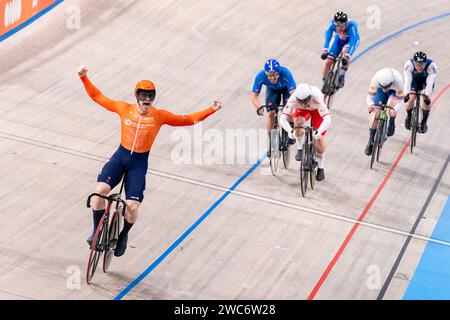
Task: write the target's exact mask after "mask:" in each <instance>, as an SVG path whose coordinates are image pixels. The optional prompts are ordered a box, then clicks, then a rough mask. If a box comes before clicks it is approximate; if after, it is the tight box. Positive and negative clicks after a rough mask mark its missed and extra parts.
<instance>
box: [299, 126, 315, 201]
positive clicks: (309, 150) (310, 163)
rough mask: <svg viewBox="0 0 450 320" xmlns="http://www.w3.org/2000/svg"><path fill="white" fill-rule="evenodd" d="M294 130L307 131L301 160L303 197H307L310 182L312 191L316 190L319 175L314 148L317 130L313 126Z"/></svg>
mask: <svg viewBox="0 0 450 320" xmlns="http://www.w3.org/2000/svg"><path fill="white" fill-rule="evenodd" d="M294 129H304V130H305V133H304V134H305V142H304V144H303V152H302V158H301V160H300V189H301V191H302V196H303V197H305V196H306V190H307V189H308V181H309V184H310V186H311V189H314V185H315V182H316V174H317V161H316V158H317V156H316V148H315V146H314V138H313V133H315V132H316V131H317V130H316V129H315V128H314V127H311V126H297V127H294Z"/></svg>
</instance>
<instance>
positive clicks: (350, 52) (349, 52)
mask: <svg viewBox="0 0 450 320" xmlns="http://www.w3.org/2000/svg"><path fill="white" fill-rule="evenodd" d="M341 41H342V40H341ZM342 43H343V44H344V45H343V48H346V47H347V46H348V49H347V55H346V59H347V65H345V66H344V65H341V67H340V68H339V79H340V87H343V86H344V80H343V79H344V78H345V75H346V73H347V71H348V68H349V66H350V63H351V61H352V55H353V53H354V52H355V50H356V49H357V48H358V46H359V40H358V42H357V43H356V45H355V46H354V47H353V48H350V46H349V45H348V41H346V42H342ZM341 84H342V86H341Z"/></svg>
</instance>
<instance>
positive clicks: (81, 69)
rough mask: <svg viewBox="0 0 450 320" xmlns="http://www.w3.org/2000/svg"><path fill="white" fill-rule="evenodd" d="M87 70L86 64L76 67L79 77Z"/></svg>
mask: <svg viewBox="0 0 450 320" xmlns="http://www.w3.org/2000/svg"><path fill="white" fill-rule="evenodd" d="M87 72H88V69H87V68H86V66H80V67H79V68H78V75H79V76H80V77H84V76H85V75H86V74H87Z"/></svg>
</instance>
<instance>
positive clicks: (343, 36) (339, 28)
mask: <svg viewBox="0 0 450 320" xmlns="http://www.w3.org/2000/svg"><path fill="white" fill-rule="evenodd" d="M333 34H335V36H334V40H333V43H332V45H331V48H330V41H331V38H332V37H333ZM358 45H359V33H358V24H357V23H356V21H354V20H349V19H348V17H347V14H346V13H344V12H342V11H338V12H336V14H335V15H334V19H333V20H331V21H330V24H329V25H328V28H327V30H326V32H325V42H324V45H323V50H322V55H321V56H320V57H321V58H322V60H325V62H324V63H323V69H322V81H323V82H324V86H325V80H326V78H327V77H328V74H329V72H330V68H331V65H332V64H333V61H334V60H335V59H336V57H338V56H339V54H340V53H341V52H342V66H341V68H340V69H339V71H338V72H339V77H338V78H336V82H337V83H335V86H336V87H337V88H343V87H344V83H345V73H346V72H347V70H348V66H349V64H350V57H351V56H352V54H353V53H354V52H355V50H356V49H357V48H358ZM322 92H323V93H325V94H326V93H327V92H328V88H324V87H323V88H322Z"/></svg>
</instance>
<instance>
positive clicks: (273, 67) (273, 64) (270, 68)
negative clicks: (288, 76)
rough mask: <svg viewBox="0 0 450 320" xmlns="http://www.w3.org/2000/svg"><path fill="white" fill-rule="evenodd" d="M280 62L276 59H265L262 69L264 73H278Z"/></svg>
mask: <svg viewBox="0 0 450 320" xmlns="http://www.w3.org/2000/svg"><path fill="white" fill-rule="evenodd" d="M280 69H281V67H280V63H279V62H278V61H277V60H276V59H269V60H267V61H266V64H265V65H264V71H265V72H266V73H274V72H276V73H279V72H280Z"/></svg>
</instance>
